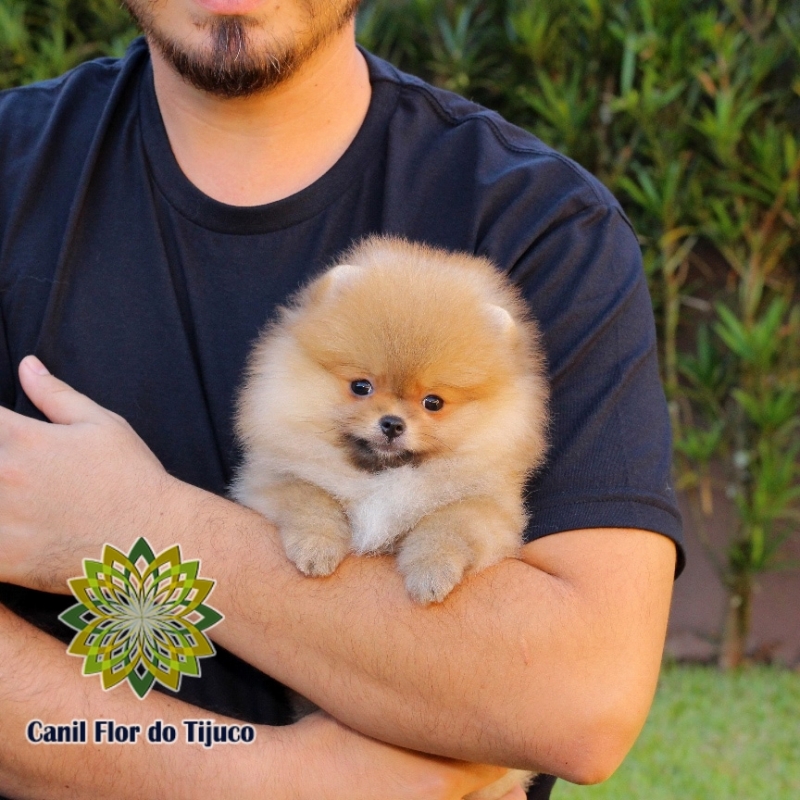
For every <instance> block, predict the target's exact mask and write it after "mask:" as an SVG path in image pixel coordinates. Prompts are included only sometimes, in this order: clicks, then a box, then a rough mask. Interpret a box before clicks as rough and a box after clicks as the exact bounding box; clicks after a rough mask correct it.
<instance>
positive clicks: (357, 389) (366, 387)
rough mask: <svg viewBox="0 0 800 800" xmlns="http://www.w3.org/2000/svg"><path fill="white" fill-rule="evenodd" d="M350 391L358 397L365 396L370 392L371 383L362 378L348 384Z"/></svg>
mask: <svg viewBox="0 0 800 800" xmlns="http://www.w3.org/2000/svg"><path fill="white" fill-rule="evenodd" d="M350 391H351V392H352V393H353V394H357V395H358V396H359V397H366V396H367V395H368V394H372V384H371V383H370V382H369V381H366V380H364V379H363V378H362V379H361V380H358V381H353V382H352V383H351V384H350Z"/></svg>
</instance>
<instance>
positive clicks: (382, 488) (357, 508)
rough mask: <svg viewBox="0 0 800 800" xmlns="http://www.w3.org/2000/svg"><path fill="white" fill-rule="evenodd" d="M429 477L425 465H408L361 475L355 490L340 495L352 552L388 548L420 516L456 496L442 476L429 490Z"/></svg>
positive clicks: (375, 550) (411, 526)
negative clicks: (433, 488) (348, 523)
mask: <svg viewBox="0 0 800 800" xmlns="http://www.w3.org/2000/svg"><path fill="white" fill-rule="evenodd" d="M430 478H431V476H430V475H429V474H428V470H426V469H425V468H424V467H412V466H410V465H409V466H403V467H397V468H395V469H387V470H384V471H383V472H380V473H377V474H374V475H367V476H364V478H363V481H362V482H361V486H359V487H358V491H356V492H354V493H353V494H352V495H351V496H350V497H342V500H343V503H344V506H345V511H346V513H347V517H348V519H349V520H350V526H351V534H352V551H353V552H354V553H357V554H359V555H363V554H366V553H378V552H382V551H386V550H389V549H391V547H392V545H393V544H394V542H395V541H396V540H397V539H398V538H399V537H400V536H402V535H403V534H404V533H407V532H408V531H409V530H411V528H413V527H414V526H415V525H416V524H417V522H419V520H420V519H422V518H423V517H424V516H426V515H427V514H430V513H431V512H432V511H435V510H436V509H437V508H439V507H441V506H443V505H445V504H446V503H449V502H452V501H453V499H455V498H454V494H456V493H455V492H454V491H453V487H448V486H447V485H446V482H443V481H442V480H441V479H440V480H438V481H436V482H435V484H436V487H435V491H432V490H431V479H430ZM354 488H355V487H354ZM460 493H461V492H458V493H457V494H460Z"/></svg>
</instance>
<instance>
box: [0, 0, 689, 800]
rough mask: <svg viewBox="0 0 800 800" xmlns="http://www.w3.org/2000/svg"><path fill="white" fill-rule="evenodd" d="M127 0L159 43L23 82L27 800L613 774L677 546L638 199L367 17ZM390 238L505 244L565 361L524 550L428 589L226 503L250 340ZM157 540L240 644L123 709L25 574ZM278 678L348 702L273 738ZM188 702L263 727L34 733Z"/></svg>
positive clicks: (651, 678) (7, 723) (12, 574)
mask: <svg viewBox="0 0 800 800" xmlns="http://www.w3.org/2000/svg"><path fill="white" fill-rule="evenodd" d="M129 5H130V8H131V11H132V12H133V13H134V15H135V16H136V17H137V18H138V20H139V21H140V23H141V25H142V27H143V29H144V32H145V38H146V43H145V42H141V41H140V42H138V43H135V44H134V45H133V46H132V47H131V49H130V50H129V52H128V54H127V56H126V58H125V59H124V60H123V61H121V62H112V61H109V60H104V61H100V62H96V63H94V64H90V65H86V66H84V67H81V68H79V69H78V70H77V71H76V72H74V73H72V74H70V75H68V76H66V77H65V78H62V79H60V80H57V81H54V82H48V83H46V84H42V85H39V86H34V87H27V88H23V89H20V90H15V91H12V92H10V93H6V94H5V95H4V96H3V97H2V98H0V139H2V141H1V142H0V153H2V154H3V155H2V162H1V163H2V166H1V167H0V169H1V170H2V174H3V180H2V182H0V184H1V185H2V188H1V189H0V226H2V227H1V228H0V237H2V238H0V254H1V255H0V259H1V260H0V276H1V277H0V279H1V280H2V285H3V289H4V291H3V294H2V301H3V302H2V311H3V323H4V324H3V333H4V336H5V338H6V341H5V342H4V345H5V346H4V347H2V348H0V357H2V358H4V362H3V363H2V364H0V399H1V400H2V405H3V406H5V408H4V409H0V411H2V413H0V580H4V581H7V582H8V583H9V584H14V585H13V586H7V587H3V588H4V591H3V593H2V595H0V600H2V602H3V603H5V606H6V607H5V608H4V607H2V606H0V719H2V720H3V724H2V725H1V726H0V794H3V793H4V794H5V795H6V796H9V797H36V798H41V797H96V796H99V795H100V794H108V793H109V792H111V793H113V796H115V797H132V798H143V797H150V796H154V795H156V794H158V795H159V796H162V795H165V794H166V795H169V796H176V797H187V798H195V797H198V796H201V794H202V795H203V796H216V797H236V798H239V797H250V796H252V797H266V798H272V799H273V800H277V799H279V798H284V797H292V798H306V797H308V798H318V797H325V798H332V800H336V799H337V798H342V800H360V798H364V800H374V798H375V797H382V798H387V800H395V798H397V799H398V800H399V799H400V798H447V799H448V800H454V799H455V798H461V797H463V796H464V795H465V794H467V793H469V792H471V791H474V790H476V789H478V788H479V787H481V786H483V785H486V784H488V783H490V782H491V781H492V780H494V779H496V777H497V776H498V775H499V774H500V773H501V771H500V770H497V769H496V768H493V767H486V766H475V765H474V764H502V765H505V766H515V767H522V768H528V769H533V770H536V771H538V772H544V773H550V774H554V775H559V776H562V777H564V778H566V779H568V780H573V781H577V782H586V783H590V782H595V781H598V780H602V779H604V778H605V777H607V776H608V775H609V774H610V773H611V772H612V771H613V770H614V769H615V768H616V766H617V765H618V764H619V762H620V761H621V760H622V758H623V757H624V755H625V753H626V752H627V750H628V749H629V748H630V746H631V744H632V743H633V741H634V739H635V737H636V735H637V734H638V731H639V729H640V728H641V725H642V724H643V722H644V718H645V716H646V713H647V710H648V708H649V705H650V702H651V700H652V695H653V692H654V689H655V682H656V677H657V673H658V666H659V661H660V655H661V648H662V646H663V639H664V634H665V628H666V620H667V613H668V606H669V598H670V591H671V584H672V580H673V575H674V572H675V553H676V548H675V544H674V542H675V541H677V540H678V539H679V536H680V523H679V519H678V517H677V513H676V511H675V505H674V498H673V497H672V493H671V489H670V487H669V484H668V480H669V475H668V473H669V432H668V422H667V418H666V412H665V404H664V399H663V395H662V393H661V390H660V387H659V384H658V376H657V369H656V364H655V343H654V332H653V324H652V315H651V312H650V309H649V301H648V298H647V294H646V288H645V283H644V278H643V275H642V271H641V264H640V260H639V253H638V247H637V244H636V240H635V238H634V236H633V234H632V232H631V231H630V228H629V226H628V224H627V222H626V220H625V218H624V216H623V215H622V213H621V211H620V210H619V208H618V206H617V205H616V203H615V201H614V200H613V198H611V197H610V195H609V194H608V193H607V192H606V191H605V190H604V189H603V188H602V187H601V186H600V185H599V184H598V183H597V182H596V181H594V180H593V179H591V178H590V177H589V176H587V175H586V174H585V173H583V172H582V171H581V170H580V169H579V168H578V167H576V166H575V165H574V164H572V163H571V162H569V161H567V160H566V159H564V158H562V157H560V156H558V155H556V154H554V153H552V151H549V150H548V149H547V148H545V147H544V146H543V145H542V144H541V143H539V142H538V141H537V140H535V139H533V138H531V137H529V136H527V135H526V134H524V133H523V132H522V131H519V130H517V129H515V128H513V127H512V126H510V125H508V124H507V123H505V122H503V121H502V120H501V119H500V118H499V117H497V116H496V115H494V114H491V113H489V112H486V111H485V110H483V109H480V108H478V107H476V106H473V105H471V104H470V103H468V102H466V101H464V100H461V99H460V98H457V97H455V96H453V95H449V94H447V93H444V92H440V91H437V90H434V89H432V88H431V87H428V86H426V85H424V84H423V83H421V82H419V81H416V80H415V79H412V78H409V77H408V76H403V75H400V74H399V73H397V72H396V71H395V70H393V69H392V68H391V67H389V66H388V65H386V64H385V63H383V62H381V61H379V60H377V59H374V58H372V57H370V56H368V55H366V54H363V53H361V52H360V51H359V50H358V49H357V48H356V46H355V41H354V23H353V15H354V12H355V10H356V7H357V5H358V3H357V2H355V1H354V0H331V1H330V2H323V1H322V0H282V1H281V2H277V0H157V2H147V1H146V0H130V3H129ZM148 45H149V47H148ZM376 231H382V232H387V233H395V234H401V235H405V236H407V237H409V238H411V239H415V240H422V241H427V242H429V243H431V244H434V245H439V246H443V247H447V248H451V249H460V250H467V251H473V252H480V253H481V254H485V255H488V256H489V257H491V258H492V259H493V260H494V261H495V262H496V263H497V264H498V265H500V266H501V267H502V268H503V269H505V270H508V271H509V272H510V274H511V275H512V276H513V277H514V279H515V280H517V281H518V282H519V284H520V285H521V286H522V287H523V290H524V292H525V293H526V296H527V297H528V298H529V300H530V303H531V308H532V310H533V312H534V314H535V315H536V316H537V318H538V320H539V322H540V324H541V326H542V328H543V332H544V344H545V348H546V350H547V353H548V358H549V365H550V373H551V380H552V387H553V429H552V452H551V456H550V461H549V464H548V466H547V467H546V469H545V470H544V471H543V473H542V474H541V475H540V476H539V478H538V479H537V481H536V482H535V484H534V485H533V486H532V489H531V498H530V499H531V510H532V514H533V519H532V524H531V528H530V530H529V531H528V533H527V538H528V540H529V543H528V544H527V545H526V546H525V547H524V549H523V552H522V554H521V555H520V558H519V559H518V560H508V561H506V562H503V563H502V564H500V565H498V566H497V567H495V568H492V569H490V570H487V571H486V572H484V573H481V574H480V575H478V576H475V577H474V578H472V579H470V580H468V581H467V582H465V584H464V585H463V586H462V587H460V588H459V589H457V590H456V591H455V592H454V593H453V595H452V596H451V597H450V598H448V600H447V601H446V602H445V603H443V604H442V605H441V606H436V607H430V608H420V607H416V606H414V605H413V604H411V603H410V601H409V600H408V598H407V596H406V594H405V591H404V588H403V586H402V583H401V581H400V579H399V576H398V574H397V571H396V569H395V568H394V564H393V562H392V560H391V559H389V558H380V559H363V558H362V559H359V558H351V559H348V560H347V561H346V562H345V563H344V564H343V565H342V566H341V567H340V569H339V570H338V571H337V572H336V574H335V575H334V576H332V577H331V578H328V579H325V580H319V581H318V580H310V579H307V578H303V577H302V576H300V575H299V574H298V573H297V571H296V570H295V569H294V567H292V565H291V564H290V563H289V562H288V561H287V560H286V559H285V557H284V556H283V553H282V551H281V548H280V545H279V543H278V541H277V539H276V535H275V530H274V528H273V527H272V526H271V525H270V524H269V523H268V522H266V521H265V520H263V519H262V518H260V517H259V516H258V515H255V514H253V513H252V512H250V511H248V510H246V509H243V508H240V507H238V506H235V505H234V504H232V503H230V502H228V501H226V500H224V499H222V498H221V497H220V496H219V495H221V494H222V493H223V492H224V489H225V486H226V485H227V482H228V481H229V479H230V474H231V469H232V467H233V466H234V465H235V461H236V452H235V446H234V442H233V439H232V433H231V412H232V398H233V396H234V393H235V390H236V386H237V384H238V381H239V380H240V376H241V370H242V366H243V364H244V360H245V356H246V353H247V351H248V347H249V345H250V343H251V342H252V340H253V339H254V337H255V336H256V334H257V332H258V329H259V327H260V326H261V325H262V324H263V322H264V321H265V320H266V319H267V318H268V316H269V314H270V312H271V311H272V309H274V307H275V305H276V304H278V303H280V302H282V301H283V300H284V299H285V298H286V297H287V296H288V295H289V294H290V293H291V292H292V291H293V290H294V289H295V288H296V287H297V286H298V285H300V284H301V283H303V282H304V281H305V280H307V279H308V277H309V276H311V275H312V274H314V273H315V272H316V271H318V270H319V269H321V268H322V267H324V266H325V265H327V264H329V263H330V262H331V260H332V259H333V258H334V257H335V255H336V254H337V253H339V252H341V251H342V250H343V249H344V248H345V247H347V246H348V245H349V244H350V243H351V242H353V241H354V240H357V239H358V238H360V237H361V236H364V235H367V234H369V233H372V232H376ZM34 352H35V353H36V355H37V356H39V357H40V358H39V359H34V358H29V359H26V360H24V361H23V357H24V356H26V354H29V353H34ZM20 362H22V363H21V365H20ZM18 365H20V366H19V372H18V374H17V366H18ZM45 366H46V367H48V368H49V369H50V370H51V371H52V372H53V373H54V374H55V375H57V376H58V378H56V377H53V376H52V375H50V374H48V373H47V370H46V369H45ZM59 379H61V380H59ZM76 389H77V390H80V391H81V392H84V393H85V395H84V394H78V392H76V391H75V390H76ZM107 409H109V410H107ZM118 415H119V416H118ZM30 417H38V419H33V420H32V419H30ZM123 418H124V420H127V423H130V426H132V427H130V426H129V425H128V424H127V423H126V422H125V421H124V420H123ZM45 419H47V420H50V421H51V422H52V423H55V424H52V425H49V424H46V423H45V422H44V421H43V420H45ZM134 431H135V432H134ZM145 443H146V444H145ZM198 487H199V488H198ZM549 534H557V535H549ZM139 536H147V538H148V540H149V541H150V542H151V544H152V545H153V547H154V548H155V549H156V550H157V551H158V550H161V549H164V548H165V547H167V546H170V545H172V544H173V543H175V542H179V543H180V544H181V546H182V549H183V552H184V554H185V557H191V558H197V557H200V558H202V560H203V571H204V573H206V574H208V575H210V576H212V577H213V578H215V579H216V580H217V582H218V583H217V588H216V589H215V594H214V597H213V603H214V605H215V607H216V608H219V609H220V610H221V611H222V612H223V613H224V614H225V616H226V620H225V622H224V624H223V625H220V626H219V628H218V629H215V631H214V638H215V640H216V641H217V643H218V644H219V645H221V647H222V648H225V650H223V651H222V652H221V653H220V654H219V655H218V656H217V657H215V658H214V659H210V660H208V662H207V664H208V666H205V665H204V668H203V678H202V679H201V680H193V681H184V689H183V690H182V692H181V695H180V698H181V699H175V698H174V697H170V696H166V695H163V694H155V693H153V694H151V695H150V696H149V697H148V699H147V701H145V702H144V703H140V702H139V701H138V700H137V699H136V698H134V697H133V696H132V695H131V694H130V693H126V692H124V691H117V692H112V693H111V694H109V695H107V696H106V695H102V694H101V693H100V692H99V691H98V689H97V685H96V683H95V682H94V681H89V680H87V679H85V678H82V677H81V676H80V675H79V673H78V669H77V666H76V664H75V663H74V662H73V660H71V659H68V658H67V657H66V656H65V654H64V647H63V645H62V644H60V643H59V642H57V641H56V640H55V639H53V638H51V637H50V636H48V635H47V634H46V633H43V632H42V631H41V630H39V628H44V629H46V630H49V631H51V632H57V633H60V634H61V635H62V636H63V633H64V631H63V626H62V627H61V628H59V626H58V625H57V624H54V623H53V619H54V616H55V614H56V613H57V612H58V610H60V609H61V608H63V607H64V605H66V604H67V603H66V601H63V602H62V601H61V599H60V598H55V597H53V596H51V595H42V594H39V593H37V592H34V591H31V590H35V589H43V590H45V591H49V592H62V593H63V592H64V591H65V583H64V581H65V579H66V578H67V577H69V576H72V575H76V574H78V573H79V571H80V564H81V559H82V558H84V557H92V558H94V557H97V556H98V554H99V552H100V549H101V546H102V544H103V542H105V541H111V542H113V543H114V544H115V545H117V546H119V547H122V548H125V547H129V546H130V544H132V542H133V541H134V540H135V539H136V538H138V537H139ZM668 537H669V538H668ZM25 587H27V588H25ZM22 617H24V618H26V619H27V620H29V621H30V622H29V621H26V619H22ZM31 622H33V623H36V626H34V625H32V624H31ZM37 626H38V627H37ZM217 631H218V632H217ZM266 675H270V676H272V677H273V678H274V679H276V680H277V681H281V682H282V683H284V684H286V685H289V686H291V687H292V688H294V689H296V690H297V691H299V692H301V693H302V694H303V695H305V696H307V697H309V698H310V699H312V700H313V701H314V702H316V703H317V704H318V705H319V706H320V707H321V708H323V709H324V710H325V711H326V712H328V714H317V715H313V716H312V717H309V718H307V719H306V720H303V721H302V722H301V723H298V724H297V725H293V726H289V727H283V728H281V727H272V726H274V725H276V724H279V723H282V722H286V721H288V720H287V712H286V703H285V698H284V696H283V691H282V688H281V687H280V686H279V684H277V683H275V682H274V681H273V680H272V679H270V678H266V677H265V676H266ZM187 703H191V704H193V706H199V707H201V708H206V709H210V710H211V711H212V712H213V716H214V717H215V718H216V719H223V718H224V717H225V716H226V715H227V716H231V717H235V718H243V719H250V720H252V721H254V722H257V723H261V724H263V725H264V727H261V728H259V732H258V737H257V740H256V742H255V743H254V744H253V745H252V746H248V747H239V748H227V749H224V748H214V749H212V750H209V751H206V750H201V749H199V748H192V747H190V746H187V745H180V744H176V745H174V746H170V747H154V746H153V745H147V744H142V745H137V746H129V747H124V748H120V747H116V748H114V750H113V752H110V751H109V749H108V748H105V749H104V748H103V747H96V746H89V745H87V746H81V747H70V748H65V747H49V748H46V747H41V746H40V747H35V746H33V745H31V744H29V743H27V742H26V741H25V739H24V735H23V731H24V727H25V725H26V724H27V723H28V721H29V720H31V719H42V720H50V721H53V722H62V723H63V722H69V721H70V720H72V719H81V718H85V719H97V718H111V719H114V720H116V721H118V722H131V723H139V722H141V721H142V720H143V719H144V718H145V717H146V718H147V719H146V721H150V720H151V719H155V718H161V719H163V720H165V721H167V722H173V724H176V725H177V726H180V721H181V720H183V719H186V718H197V717H203V716H207V714H205V715H204V712H202V711H199V710H198V708H197V707H193V706H190V705H187ZM328 715H330V716H328ZM384 742H385V743H388V744H383V743H384ZM412 751H419V752H412ZM423 753H430V754H433V755H431V756H426V755H422V754H423ZM452 759H455V760H452ZM462 762H470V763H462ZM548 785H549V783H548V782H545V783H542V784H541V785H540V787H539V788H538V789H534V790H532V794H531V796H532V797H533V796H536V797H546V796H547V794H548V788H547V787H548ZM519 796H520V792H517V793H516V794H514V795H510V796H509V800H510V798H511V797H515V798H516V797H519Z"/></svg>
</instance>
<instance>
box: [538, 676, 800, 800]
mask: <svg viewBox="0 0 800 800" xmlns="http://www.w3.org/2000/svg"><path fill="white" fill-rule="evenodd" d="M612 798H613V800H798V798H800V673H798V672H789V671H788V670H779V669H774V668H768V667H758V668H750V669H747V670H744V671H742V672H737V673H733V674H728V675H722V674H720V673H719V672H716V671H715V670H713V669H707V668H703V667H668V668H666V669H665V670H664V671H663V673H662V675H661V680H660V682H659V687H658V692H657V694H656V699H655V702H654V704H653V709H652V711H651V712H650V718H649V719H648V720H647V724H646V725H645V727H644V730H643V731H642V735H641V736H640V737H639V741H638V742H637V743H636V745H635V746H634V748H633V750H632V751H631V753H630V755H629V756H628V758H627V759H626V760H625V763H624V764H623V765H622V766H621V767H620V768H619V770H617V772H616V774H615V775H613V776H612V777H611V778H610V779H609V780H608V781H606V783H603V784H600V785H599V786H573V785H572V784H569V783H566V782H564V781H559V782H558V783H557V784H556V788H555V790H554V791H553V800H611V799H612Z"/></svg>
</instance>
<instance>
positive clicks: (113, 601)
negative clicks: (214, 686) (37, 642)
mask: <svg viewBox="0 0 800 800" xmlns="http://www.w3.org/2000/svg"><path fill="white" fill-rule="evenodd" d="M83 571H84V575H83V576H82V577H80V578H72V579H71V580H70V581H69V587H70V589H71V590H72V594H73V595H74V596H75V598H76V599H77V600H78V603H77V604H76V605H74V606H71V607H70V608H68V609H67V610H66V611H65V612H64V613H63V614H61V615H60V617H59V619H60V620H61V621H62V622H63V623H65V624H66V625H68V626H69V627H70V628H72V629H73V630H75V631H77V634H76V635H75V637H74V638H73V639H72V642H71V643H70V646H69V648H68V649H67V652H68V653H69V654H70V655H73V656H80V657H81V658H83V659H84V662H83V674H84V675H98V674H99V675H100V677H101V680H102V685H103V689H105V690H106V691H108V690H109V689H113V688H114V687H115V686H118V685H119V684H120V683H122V682H123V681H126V680H127V681H128V683H129V684H130V686H131V688H132V689H133V691H134V692H135V693H136V695H137V696H138V697H139V698H141V699H144V698H145V697H146V696H147V694H148V692H149V691H150V689H151V688H152V687H153V684H154V683H155V682H158V683H160V684H161V685H162V686H166V687H167V688H169V689H171V690H172V691H173V692H177V691H178V689H180V685H181V679H182V678H183V676H184V675H191V676H193V677H199V676H200V659H201V658H207V657H209V656H213V655H214V654H215V653H216V651H215V650H214V645H213V644H211V642H210V641H209V639H208V638H207V637H206V635H205V633H204V631H206V630H208V629H209V628H211V627H213V626H214V625H216V624H217V623H218V622H220V621H221V620H222V614H220V613H219V612H218V611H216V610H215V609H214V608H212V607H211V606H210V605H207V604H206V603H205V600H206V599H207V598H208V596H209V594H210V593H211V590H212V589H213V588H214V581H212V580H208V579H207V578H200V577H199V572H200V562H199V561H187V562H185V563H182V562H181V551H180V547H179V546H178V545H174V546H173V547H170V548H168V549H167V550H164V551H163V552H162V553H159V554H158V555H155V554H154V553H153V550H152V548H151V547H150V545H149V543H148V542H147V540H146V539H144V538H140V539H139V540H138V541H137V542H136V543H135V544H134V545H133V548H132V549H131V551H130V553H128V554H127V555H125V554H124V553H122V552H120V551H119V550H117V549H116V548H115V547H112V546H111V545H110V544H107V545H105V546H104V548H103V560H102V561H92V560H90V559H88V558H87V559H84V561H83Z"/></svg>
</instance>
